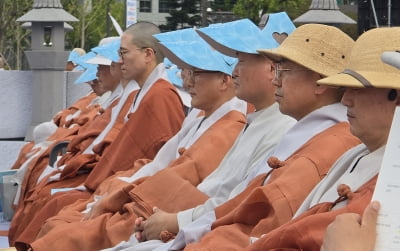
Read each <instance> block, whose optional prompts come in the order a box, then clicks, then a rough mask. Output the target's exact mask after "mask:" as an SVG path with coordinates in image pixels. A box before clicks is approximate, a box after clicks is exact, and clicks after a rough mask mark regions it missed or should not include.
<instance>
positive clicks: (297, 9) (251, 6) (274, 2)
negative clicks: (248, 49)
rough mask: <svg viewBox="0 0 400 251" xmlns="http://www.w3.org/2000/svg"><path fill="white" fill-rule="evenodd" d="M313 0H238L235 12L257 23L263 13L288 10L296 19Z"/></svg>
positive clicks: (290, 15) (292, 17)
mask: <svg viewBox="0 0 400 251" xmlns="http://www.w3.org/2000/svg"><path fill="white" fill-rule="evenodd" d="M310 3H311V0H237V2H236V4H235V6H234V8H233V12H234V13H235V14H236V15H238V16H240V17H243V18H244V17H247V18H249V19H251V20H253V21H254V22H255V23H258V22H259V21H260V18H261V16H262V14H263V13H272V12H279V11H286V12H287V13H288V15H289V17H290V18H291V19H295V18H296V17H298V16H300V15H301V14H303V13H304V12H306V11H307V10H308V8H309V6H310Z"/></svg>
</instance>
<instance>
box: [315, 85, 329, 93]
mask: <svg viewBox="0 0 400 251" xmlns="http://www.w3.org/2000/svg"><path fill="white" fill-rule="evenodd" d="M328 88H329V87H328V86H326V85H320V84H316V86H315V89H314V94H315V95H321V94H323V93H324V92H326V90H327V89H328Z"/></svg>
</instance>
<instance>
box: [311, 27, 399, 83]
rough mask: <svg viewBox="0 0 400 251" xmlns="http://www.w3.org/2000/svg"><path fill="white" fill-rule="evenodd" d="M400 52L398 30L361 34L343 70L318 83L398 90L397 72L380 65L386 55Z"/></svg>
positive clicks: (392, 68)
mask: <svg viewBox="0 0 400 251" xmlns="http://www.w3.org/2000/svg"><path fill="white" fill-rule="evenodd" d="M399 49H400V28H377V29H372V30H369V31H367V32H365V33H364V34H362V35H361V36H360V37H359V38H358V39H357V41H356V43H355V44H354V47H353V49H352V51H351V56H350V59H349V62H348V63H347V64H346V67H345V70H344V71H343V72H341V73H339V74H336V75H333V76H330V77H328V78H325V79H322V80H319V81H318V83H320V84H326V85H333V86H344V87H375V88H394V89H400V73H399V71H398V70H397V69H396V68H394V67H392V66H390V65H388V64H385V63H384V62H382V60H381V55H382V53H383V52H385V51H396V50H399Z"/></svg>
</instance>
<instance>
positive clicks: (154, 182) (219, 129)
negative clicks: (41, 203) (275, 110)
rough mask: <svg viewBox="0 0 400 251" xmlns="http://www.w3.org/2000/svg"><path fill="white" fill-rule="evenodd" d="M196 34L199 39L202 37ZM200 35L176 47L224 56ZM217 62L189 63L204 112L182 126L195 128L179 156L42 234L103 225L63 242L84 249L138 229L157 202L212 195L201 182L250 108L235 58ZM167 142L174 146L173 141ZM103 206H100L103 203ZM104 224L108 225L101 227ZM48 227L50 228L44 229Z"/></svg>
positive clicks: (173, 203)
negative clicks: (239, 92) (239, 93)
mask: <svg viewBox="0 0 400 251" xmlns="http://www.w3.org/2000/svg"><path fill="white" fill-rule="evenodd" d="M197 39H198V40H200V38H199V37H198V38H197ZM196 41H197V40H196ZM200 41H201V42H200ZM200 41H199V42H198V43H196V42H195V41H193V42H192V43H190V44H191V45H192V46H193V47H189V46H188V45H187V43H186V42H182V43H180V44H179V46H177V47H178V48H180V50H182V52H184V53H182V54H184V55H189V54H188V53H187V51H186V50H188V51H193V50H194V48H197V49H199V48H201V47H200V45H203V46H205V47H204V50H207V51H208V53H209V54H211V55H218V57H222V55H220V54H218V53H217V52H216V51H212V50H210V47H209V46H208V45H207V44H206V43H205V42H204V41H202V40H200ZM185 48H186V50H184V49H185ZM204 54H205V52H204V51H203V53H202V57H201V59H203V61H202V62H207V60H208V59H209V58H210V55H209V54H207V55H204ZM180 55H181V54H180ZM199 57H200V56H199ZM214 57H216V56H214ZM204 58H207V60H205V59H204ZM188 60H189V59H188ZM197 61H200V60H197ZM197 61H195V62H194V63H196V62H197ZM185 62H187V61H185ZM213 62H217V63H219V64H216V67H217V66H218V67H219V68H212V70H211V69H209V68H203V67H210V66H207V64H205V65H204V66H202V65H198V64H194V63H193V64H194V65H191V64H190V68H191V69H193V70H190V71H189V72H190V73H189V74H188V75H189V78H190V80H189V84H188V87H189V93H190V94H191V95H192V106H193V107H195V108H199V109H201V110H203V111H204V115H203V116H201V117H198V118H196V119H195V120H194V121H192V123H194V124H191V123H188V124H185V126H184V128H182V132H183V131H184V130H187V129H188V128H190V131H189V133H188V134H186V135H181V134H180V133H178V138H181V139H180V140H179V141H180V144H178V147H175V148H174V149H175V150H174V151H171V152H172V156H173V157H174V158H176V156H178V158H176V159H174V160H171V161H170V162H168V161H167V162H164V163H160V166H161V168H158V169H161V170H160V171H158V172H156V173H155V174H153V175H152V176H146V177H142V178H140V179H138V180H135V181H133V184H130V185H127V186H125V187H124V189H123V190H121V191H116V192H115V193H113V194H111V195H110V196H104V197H103V198H102V199H100V200H99V202H98V204H97V205H95V206H94V208H93V209H92V210H95V211H96V212H92V214H91V218H90V219H88V220H86V221H81V220H82V218H83V216H84V214H82V213H80V218H79V219H73V221H75V222H74V223H71V224H69V223H64V224H60V225H58V226H56V227H55V228H53V229H52V230H51V231H50V232H48V233H47V234H45V235H44V236H43V239H39V240H45V239H47V238H54V237H55V236H58V234H59V233H61V232H64V231H65V229H64V228H70V227H71V228H75V224H77V225H80V227H79V228H81V229H82V231H84V232H87V231H86V229H87V228H90V229H94V228H96V229H99V231H91V232H92V233H93V235H91V236H90V237H89V236H88V238H90V239H91V240H84V241H83V242H80V241H78V242H75V241H72V242H73V243H75V244H73V246H70V244H72V242H71V241H70V240H66V243H65V245H64V244H62V245H60V246H64V247H65V249H71V248H72V249H79V250H96V249H99V248H104V247H109V246H111V245H113V244H116V243H118V242H119V241H121V240H124V239H126V238H127V237H129V235H130V234H131V233H132V231H133V223H134V221H135V219H136V218H137V217H138V216H142V217H147V216H149V215H150V214H151V213H152V207H153V206H157V207H160V208H163V209H166V210H174V211H176V210H183V209H186V208H190V207H193V206H195V205H197V204H199V203H202V202H204V201H205V200H206V199H207V196H206V195H205V194H202V193H201V192H199V191H198V190H197V189H196V186H197V185H198V184H199V183H201V182H202V180H203V179H204V178H206V177H207V176H208V175H209V174H210V173H211V172H212V171H213V170H214V169H215V168H216V167H217V166H218V165H219V163H220V161H221V160H222V159H223V157H224V155H225V153H226V152H227V151H228V150H229V149H230V148H231V146H232V145H233V143H234V142H235V140H236V137H237V135H238V133H239V132H240V131H241V130H242V129H243V126H244V125H245V111H246V109H247V104H246V103H245V102H244V101H241V100H239V99H237V98H236V97H235V91H234V86H233V83H232V78H231V76H230V74H231V72H226V68H228V69H229V68H230V69H231V70H233V66H234V63H233V62H234V59H232V58H228V57H226V59H225V60H222V59H219V60H218V61H217V60H216V59H213ZM197 63H199V62H197ZM228 63H229V64H228ZM187 64H189V62H187ZM224 65H225V66H224ZM228 66H229V67H228ZM188 67H189V66H187V67H186V68H188ZM228 74H229V75H228ZM191 133H195V134H194V135H193V136H196V135H197V137H198V138H193V136H192V135H190V134H191ZM180 135H181V136H182V137H181V136H180ZM186 141H188V143H190V142H191V145H190V146H186V145H187V143H185V142H186ZM183 143H185V145H183V146H184V147H179V145H181V144H183ZM166 146H170V145H169V142H168V143H167V144H166ZM160 152H165V149H164V148H162V150H161V151H160ZM155 161H157V157H156V160H155ZM150 164H152V163H150ZM147 167H149V166H148V165H145V166H144V167H142V169H144V168H147ZM142 169H141V170H142ZM98 207H101V208H100V209H98ZM99 212H100V213H99ZM60 213H61V212H60ZM61 214H62V213H61ZM97 214H99V216H97ZM74 216H75V215H74ZM74 216H73V217H74ZM56 217H58V216H56ZM104 224H106V225H107V226H109V227H106V228H103V227H101V226H102V225H103V226H104ZM114 227H115V228H114ZM84 229H85V230H84ZM115 230H117V231H115ZM44 231H45V229H44V230H43V231H42V233H44ZM77 234H78V233H77ZM79 235H81V233H79ZM77 236H78V235H76V236H71V238H73V239H75V238H76V237H77ZM56 238H57V237H56ZM39 243H41V241H40V242H38V244H39ZM39 245H41V244H39ZM41 248H42V247H41V246H35V247H34V249H35V250H40V249H41ZM47 248H48V247H47Z"/></svg>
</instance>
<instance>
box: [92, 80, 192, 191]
mask: <svg viewBox="0 0 400 251" xmlns="http://www.w3.org/2000/svg"><path fill="white" fill-rule="evenodd" d="M128 117H129V119H128V121H127V122H126V125H125V126H124V128H122V130H121V133H120V134H118V136H117V138H116V139H115V140H114V141H113V143H112V144H110V145H109V147H107V151H106V152H105V153H104V154H103V156H102V158H101V160H100V161H99V163H98V164H97V165H96V168H95V169H94V170H92V172H91V173H90V174H89V176H88V178H87V179H86V181H85V186H86V188H88V189H89V190H92V191H95V190H96V188H97V186H98V185H99V184H100V183H101V182H102V181H104V180H105V179H106V178H107V177H109V176H111V175H113V174H115V173H116V172H118V171H124V170H128V169H130V168H132V166H133V163H134V162H135V161H136V160H137V159H153V158H154V156H155V155H156V153H157V152H158V150H159V149H160V148H161V147H162V146H163V145H164V144H165V142H167V141H168V140H169V139H170V138H171V137H172V136H174V135H175V134H176V133H177V132H178V131H179V130H180V128H181V126H182V122H183V119H184V117H185V114H184V106H183V103H182V101H181V99H180V97H179V94H178V92H177V91H176V89H175V88H174V87H173V86H172V85H171V84H170V83H169V82H168V81H166V80H164V79H159V80H157V81H156V82H155V83H154V84H153V86H152V87H151V89H150V90H149V91H148V92H147V93H146V95H145V96H144V97H143V99H142V100H141V102H140V105H139V106H138V108H137V110H136V111H135V112H134V113H131V114H129V116H128Z"/></svg>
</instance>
